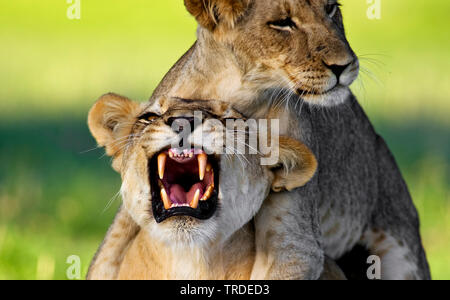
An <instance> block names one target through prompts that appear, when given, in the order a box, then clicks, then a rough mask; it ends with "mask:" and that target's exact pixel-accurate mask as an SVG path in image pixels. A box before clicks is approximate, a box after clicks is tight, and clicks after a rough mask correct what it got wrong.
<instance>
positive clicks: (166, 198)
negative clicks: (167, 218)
mask: <svg viewBox="0 0 450 300" xmlns="http://www.w3.org/2000/svg"><path fill="white" fill-rule="evenodd" d="M161 199H162V201H163V203H164V208H165V209H170V208H171V207H172V203H171V202H170V199H169V196H168V195H167V192H166V190H165V189H161Z"/></svg>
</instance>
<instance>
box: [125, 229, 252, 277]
mask: <svg viewBox="0 0 450 300" xmlns="http://www.w3.org/2000/svg"><path fill="white" fill-rule="evenodd" d="M252 241H253V240H252V239H251V238H249V237H248V232H246V233H245V234H244V233H242V234H241V233H240V232H238V233H237V234H236V235H235V237H234V238H233V239H232V240H231V241H230V242H229V243H227V244H226V245H225V246H224V247H222V248H221V250H220V251H216V250H211V249H210V250H209V251H210V252H211V253H206V255H205V253H202V250H197V251H192V252H191V251H183V250H182V249H178V250H177V249H172V248H168V247H167V246H164V245H162V244H159V243H157V242H155V241H152V240H150V239H149V237H148V235H147V234H146V232H144V231H141V232H140V233H139V234H138V236H137V237H136V239H135V240H134V242H133V243H132V245H131V246H130V248H129V249H128V251H127V253H126V254H125V257H124V260H123V262H122V265H121V267H120V271H119V276H118V279H120V280H248V279H250V276H251V271H252V268H253V264H254V259H255V250H254V243H253V242H252ZM205 257H207V259H208V260H205V259H204V258H205Z"/></svg>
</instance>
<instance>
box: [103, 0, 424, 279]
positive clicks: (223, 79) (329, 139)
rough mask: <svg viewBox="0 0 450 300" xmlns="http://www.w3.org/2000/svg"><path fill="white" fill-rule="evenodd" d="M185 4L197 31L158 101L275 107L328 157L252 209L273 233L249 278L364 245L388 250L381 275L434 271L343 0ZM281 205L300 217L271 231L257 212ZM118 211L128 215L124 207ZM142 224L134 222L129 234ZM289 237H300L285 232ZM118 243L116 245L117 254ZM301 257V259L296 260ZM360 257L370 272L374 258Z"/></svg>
mask: <svg viewBox="0 0 450 300" xmlns="http://www.w3.org/2000/svg"><path fill="white" fill-rule="evenodd" d="M184 2H185V6H186V8H187V10H188V11H189V12H190V13H191V14H192V15H193V16H194V17H195V18H196V20H197V22H198V24H199V26H198V31H197V37H198V39H197V41H196V42H195V44H194V45H193V46H192V47H191V48H190V49H189V50H188V52H187V53H186V54H185V55H184V56H183V57H182V58H181V59H180V60H179V61H178V62H177V63H176V64H175V65H174V66H173V67H172V69H171V70H170V71H169V72H168V74H167V75H166V76H165V77H164V79H163V81H162V82H161V83H160V85H159V86H158V87H157V88H156V90H155V91H154V93H153V95H152V97H151V99H150V104H149V105H153V104H155V103H158V102H159V101H160V99H162V98H166V97H172V98H184V99H198V100H208V99H219V100H221V101H226V102H228V103H230V104H232V105H233V107H234V108H236V109H237V110H239V111H240V112H242V113H243V114H245V115H246V116H248V117H250V118H259V117H260V116H264V115H266V113H267V109H268V108H271V110H272V115H273V116H272V117H273V118H276V119H279V120H280V121H281V124H280V125H281V132H280V133H281V134H282V135H284V136H289V137H291V138H293V139H295V140H300V141H302V142H303V143H304V144H306V145H307V146H308V147H309V148H310V149H311V150H312V151H313V153H314V154H315V156H316V157H317V160H318V163H319V165H318V170H317V175H316V176H315V177H314V178H313V179H312V180H311V182H310V183H308V184H307V185H306V186H304V187H302V188H298V189H296V190H293V191H290V192H285V193H279V194H277V195H276V196H278V197H281V198H286V199H289V198H290V199H292V200H293V201H282V202H280V201H278V202H272V201H266V202H264V203H263V206H262V207H261V209H260V211H259V213H258V215H257V216H256V217H255V224H256V226H255V228H256V229H257V233H256V236H257V237H259V238H257V240H259V241H264V243H263V244H261V245H257V249H258V250H257V252H258V253H260V254H261V255H259V256H258V257H257V260H256V267H255V269H259V270H260V271H258V272H256V273H255V274H264V275H262V276H259V275H255V276H254V277H252V279H271V278H280V274H285V273H287V274H288V276H287V278H295V279H317V278H318V277H319V276H320V274H321V273H322V270H323V262H324V260H325V257H326V256H329V257H331V258H332V259H334V260H339V259H341V258H342V257H344V256H347V254H348V253H349V252H351V251H352V250H353V249H354V248H355V247H358V246H360V247H363V248H364V249H367V250H368V252H369V253H368V254H367V255H376V256H378V257H379V258H380V259H381V278H382V279H429V278H430V277H431V276H430V271H429V267H428V263H427V259H426V255H425V251H424V249H423V246H422V241H421V237H420V230H419V225H420V224H419V217H418V214H417V210H416V208H415V207H414V204H413V202H412V199H411V196H410V194H409V191H408V187H407V185H406V183H405V181H404V179H403V177H402V174H401V172H400V170H399V168H398V166H397V164H396V162H395V159H394V157H393V155H392V153H391V152H390V150H389V148H388V146H387V145H386V143H385V142H384V140H383V139H382V138H381V137H380V136H379V135H378V134H377V133H376V131H375V129H374V128H373V126H372V124H371V123H370V121H369V119H368V117H367V116H366V114H365V112H364V111H363V109H362V108H361V106H360V105H359V103H358V101H357V100H356V99H355V97H354V96H353V94H352V92H351V90H350V85H351V83H352V82H353V81H354V80H355V79H356V78H357V76H358V73H359V60H358V58H357V56H356V55H355V53H354V51H353V50H352V49H351V47H350V45H349V43H348V41H347V39H346V36H345V32H344V26H343V23H342V14H341V11H340V8H339V4H338V3H337V1H334V0H185V1H184ZM273 108H276V109H273ZM269 200H270V199H269ZM274 206H276V207H278V209H281V208H280V206H283V207H284V210H285V211H286V212H289V213H286V215H285V218H287V219H295V220H296V222H285V221H284V220H282V223H283V224H284V227H283V226H281V227H277V229H276V230H271V229H270V228H265V229H264V226H263V225H264V222H263V221H259V220H264V217H263V218H261V219H260V218H259V216H265V215H267V214H269V215H270V213H271V211H272V208H273V207H274ZM120 218H124V219H129V218H130V217H129V216H128V215H127V212H126V211H120V212H119V214H118V219H119V220H120ZM258 223H261V226H258ZM130 224H131V223H130ZM136 228H137V226H136V225H134V226H133V225H130V228H129V232H131V233H133V232H135V231H136V230H137V229H136ZM112 231H114V230H113V229H112ZM280 232H281V233H287V232H289V233H291V234H290V235H286V234H280ZM131 235H132V234H131ZM289 236H291V237H294V238H287V240H283V239H282V238H283V237H289ZM298 237H302V239H299V238H298ZM300 240H303V241H304V242H298V241H300ZM293 241H294V242H293ZM124 245H126V243H125V244H124ZM121 246H122V245H118V247H117V248H116V249H115V250H114V251H116V252H117V253H118V254H119V256H120V253H122V251H123V249H122V248H121ZM102 255H103V252H102V251H100V252H99V254H98V256H99V257H102ZM292 258H295V260H296V261H301V263H300V264H296V266H298V265H303V267H302V268H290V267H289V266H290V264H289V263H288V261H289V260H291V259H292ZM358 262H359V263H360V264H361V266H362V269H363V272H362V273H363V276H366V274H365V270H364V267H365V268H366V269H367V265H366V260H365V259H363V260H359V259H358ZM342 267H343V269H344V271H346V266H342ZM365 278H367V277H365Z"/></svg>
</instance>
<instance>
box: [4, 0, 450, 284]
mask: <svg viewBox="0 0 450 300" xmlns="http://www.w3.org/2000/svg"><path fill="white" fill-rule="evenodd" d="M341 2H342V3H343V4H344V7H343V10H344V16H345V23H346V29H347V33H348V37H349V39H350V42H351V44H352V46H353V47H354V49H355V51H356V52H357V54H358V55H360V56H361V59H362V60H361V61H362V66H363V70H362V72H361V76H360V78H359V79H358V81H357V82H356V83H355V84H354V85H353V90H354V92H355V93H356V94H357V95H358V97H359V99H360V101H361V103H362V104H363V106H364V108H365V109H366V111H367V112H368V114H369V116H370V118H371V119H372V121H373V122H374V124H375V126H376V128H377V130H378V131H379V132H380V133H381V134H382V135H383V136H384V137H385V138H386V140H387V142H388V143H389V145H390V147H391V149H392V150H393V152H394V153H395V155H396V157H397V160H398V162H399V164H400V166H401V169H402V172H403V174H404V175H405V177H406V180H407V182H408V184H409V187H410V189H411V193H412V195H413V198H414V201H415V203H416V205H417V207H418V209H419V211H420V216H421V221H422V234H423V239H424V244H425V247H426V250H427V254H428V257H429V261H430V264H431V269H432V273H433V277H434V278H435V279H450V251H449V247H450V218H449V217H450V196H449V195H450V193H449V192H450V181H449V175H450V174H449V173H450V172H449V170H450V165H449V161H450V118H449V113H450V84H449V83H450V80H449V79H450V78H449V77H450V76H449V70H450V60H449V53H450V39H449V33H448V32H449V27H450V26H449V25H450V21H449V20H450V19H449V18H448V12H449V11H450V2H449V1H448V0H433V1H408V0H396V1H387V0H382V18H381V20H369V19H368V18H367V17H366V10H367V7H368V6H367V4H366V1H365V0H342V1H341ZM81 3H82V16H81V20H76V21H71V20H68V19H67V18H66V9H67V7H68V6H69V5H68V4H67V3H66V1H65V0H40V1H35V0H14V1H12V0H0V86H1V88H0V279H65V278H66V269H67V267H68V264H67V263H66V259H67V257H68V256H70V255H78V256H80V257H81V262H82V268H83V274H84V273H85V272H86V270H87V267H88V265H89V261H90V259H91V257H92V255H93V254H94V252H95V250H96V248H97V246H98V245H99V243H100V241H101V239H102V237H103V235H104V233H105V231H106V230H107V227H108V225H109V223H110V222H111V220H112V218H113V216H114V213H115V211H116V209H117V207H118V204H119V202H120V200H119V199H116V197H114V196H115V195H116V193H117V192H118V190H119V187H120V178H119V176H118V175H117V174H115V173H114V172H113V171H112V170H111V169H110V167H109V163H110V161H109V159H108V158H105V157H103V156H102V155H103V152H102V151H101V150H94V151H87V150H90V149H92V148H94V147H95V142H94V140H93V139H92V138H91V137H90V135H89V132H88V129H87V126H86V122H85V119H86V115H87V111H88V109H89V108H90V106H91V105H92V104H93V102H94V101H95V100H96V99H97V98H98V97H99V96H100V95H102V94H103V93H105V92H109V91H114V92H117V93H120V94H124V95H127V96H129V97H131V98H133V99H136V100H146V99H148V97H149V96H150V95H151V93H152V90H153V89H154V88H155V86H156V84H157V83H158V82H159V81H160V80H161V78H162V76H163V75H164V74H165V73H166V72H167V71H168V69H169V68H170V67H171V66H172V65H173V64H174V63H175V61H176V60H177V59H178V58H179V57H180V56H181V55H182V54H183V53H184V52H185V51H186V50H187V49H188V47H189V46H190V45H191V44H192V43H193V42H194V40H195V27H196V26H195V23H194V20H193V19H192V18H191V17H190V16H189V15H188V13H187V12H186V11H185V9H184V7H183V4H182V0H165V1H154V0H152V1H148V0H129V1H125V0H121V1H119V0H109V1H101V0H97V1H88V0H81ZM86 151H87V152H86ZM110 199H111V201H110ZM109 202H111V203H109ZM109 204H110V205H109Z"/></svg>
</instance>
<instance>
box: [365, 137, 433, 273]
mask: <svg viewBox="0 0 450 300" xmlns="http://www.w3.org/2000/svg"><path fill="white" fill-rule="evenodd" d="M377 142H378V144H377V147H378V148H377V156H378V157H377V159H378V190H379V193H378V205H377V206H376V207H375V208H374V213H373V218H372V221H371V225H370V228H369V229H368V230H367V232H366V233H365V235H364V237H363V242H364V243H365V245H366V246H367V248H368V249H369V250H370V252H371V253H373V254H375V255H377V256H379V258H380V259H381V275H382V276H381V277H382V279H429V278H430V277H431V276H430V271H429V267H428V263H427V259H426V256H425V251H424V249H423V246H422V241H421V238H420V231H419V216H418V214H417V211H416V208H415V206H414V204H413V201H412V199H411V196H410V194H409V191H408V187H407V186H406V183H405V181H404V180H403V177H402V175H401V173H400V170H399V168H398V166H397V164H396V162H395V159H394V157H393V156H392V154H391V152H390V151H389V149H388V147H387V145H386V144H385V142H384V140H383V139H382V138H378V141H377Z"/></svg>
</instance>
